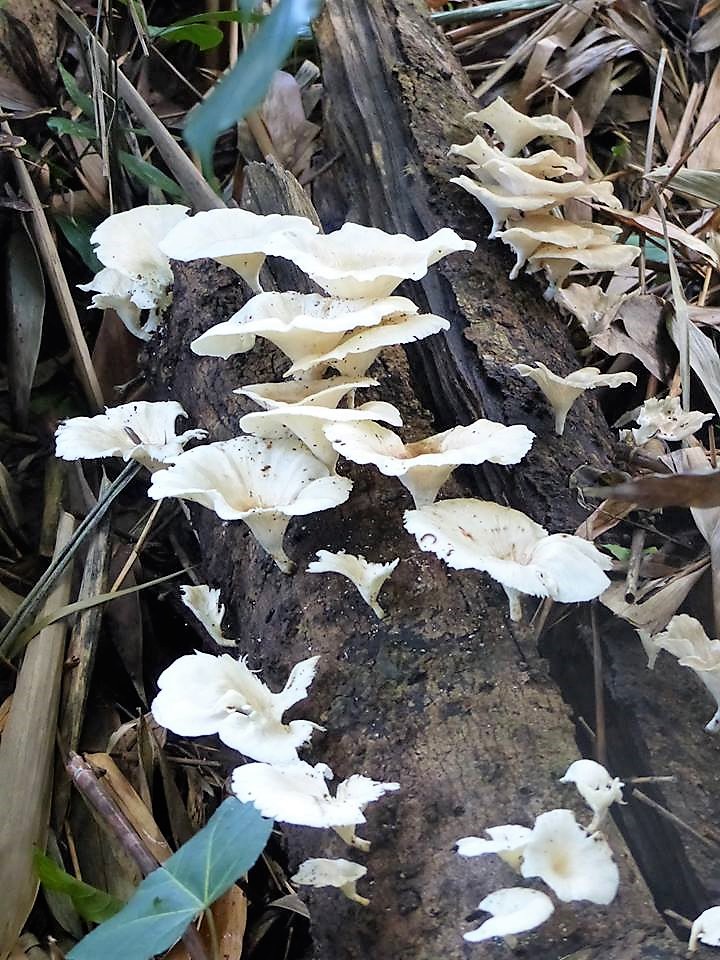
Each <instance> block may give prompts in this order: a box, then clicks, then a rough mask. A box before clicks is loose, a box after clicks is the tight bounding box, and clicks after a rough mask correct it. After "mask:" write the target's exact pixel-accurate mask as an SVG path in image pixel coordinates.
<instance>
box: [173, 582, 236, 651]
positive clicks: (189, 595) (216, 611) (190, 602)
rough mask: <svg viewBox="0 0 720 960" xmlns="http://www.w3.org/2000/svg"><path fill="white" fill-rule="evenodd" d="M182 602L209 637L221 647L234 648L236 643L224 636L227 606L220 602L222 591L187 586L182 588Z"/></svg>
mask: <svg viewBox="0 0 720 960" xmlns="http://www.w3.org/2000/svg"><path fill="white" fill-rule="evenodd" d="M180 596H181V598H182V602H183V603H184V604H185V606H186V607H187V608H188V610H190V611H191V612H192V613H193V614H194V616H195V617H196V618H197V619H198V620H199V621H200V623H201V624H202V625H203V626H204V627H205V629H206V630H207V632H208V635H209V637H210V638H211V639H212V640H214V642H215V643H217V645H218V646H219V647H234V646H235V641H234V640H228V639H227V638H226V637H224V636H223V632H222V619H223V617H224V616H225V605H224V604H223V603H221V602H220V590H211V589H210V587H209V586H208V585H207V584H206V583H203V584H200V585H198V586H191V585H190V584H186V585H185V586H182V587H180Z"/></svg>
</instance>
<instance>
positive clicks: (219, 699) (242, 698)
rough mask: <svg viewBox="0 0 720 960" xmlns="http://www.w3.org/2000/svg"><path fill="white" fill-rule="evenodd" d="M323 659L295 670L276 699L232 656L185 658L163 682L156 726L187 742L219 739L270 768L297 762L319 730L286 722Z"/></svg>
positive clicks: (163, 675)
mask: <svg viewBox="0 0 720 960" xmlns="http://www.w3.org/2000/svg"><path fill="white" fill-rule="evenodd" d="M319 659H320V658H319V657H311V658H310V659H309V660H303V661H302V662H301V663H298V664H296V665H295V666H294V667H293V669H292V671H291V673H290V676H289V677H288V681H287V683H286V684H285V687H284V689H283V690H282V691H281V692H280V693H273V692H272V691H271V690H269V689H268V687H266V686H265V684H264V683H263V682H262V680H260V679H259V678H258V677H257V676H256V674H254V673H253V671H252V670H250V669H249V667H248V665H247V659H246V658H243V659H241V660H236V659H235V658H234V657H231V656H230V655H229V654H227V653H224V654H222V655H221V656H218V657H214V656H211V655H210V654H207V653H199V652H196V653H194V654H189V655H188V656H184V657H180V658H179V659H177V660H176V661H175V662H174V663H172V664H170V666H169V667H168V668H167V669H166V670H164V671H163V672H162V673H161V674H160V677H159V679H158V687H159V688H160V692H159V693H158V695H157V696H156V697H155V699H154V700H153V702H152V706H151V708H150V709H151V710H152V714H153V716H154V718H155V720H156V721H157V722H158V723H159V724H160V725H161V726H163V727H167V729H168V730H172V731H173V733H177V734H179V735H180V736H183V737H202V736H211V735H213V734H217V735H218V736H219V737H220V739H221V740H222V742H223V743H225V744H227V745H228V746H229V747H232V749H233V750H238V751H239V752H240V753H243V754H245V756H246V757H251V758H252V759H253V760H259V761H264V762H267V763H277V764H285V763H293V762H298V758H297V751H298V749H299V748H300V747H302V746H303V745H304V744H306V743H307V742H308V741H309V740H310V737H311V736H312V734H313V731H314V730H323V729H324V727H320V726H318V724H316V723H312V722H311V721H310V720H291V721H290V723H287V724H285V723H283V722H282V716H283V714H284V713H285V711H286V710H289V709H290V707H292V706H293V705H294V704H296V703H298V702H299V701H300V700H304V699H305V698H306V696H307V691H308V687H309V686H310V684H311V683H312V681H313V678H314V676H315V671H316V669H317V663H318V660H319Z"/></svg>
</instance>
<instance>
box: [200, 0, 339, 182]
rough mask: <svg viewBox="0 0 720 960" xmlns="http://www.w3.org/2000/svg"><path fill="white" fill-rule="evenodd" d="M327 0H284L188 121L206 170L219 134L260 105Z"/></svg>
mask: <svg viewBox="0 0 720 960" xmlns="http://www.w3.org/2000/svg"><path fill="white" fill-rule="evenodd" d="M320 5H321V0H280V2H279V3H278V4H277V5H276V6H275V7H273V9H272V12H271V13H270V14H268V16H267V17H265V18H264V20H263V21H262V23H261V24H260V26H259V27H258V29H257V31H256V33H255V34H254V36H253V37H252V39H251V40H250V42H249V43H248V45H247V48H246V50H245V51H244V53H243V55H242V56H241V57H240V59H239V60H238V62H237V63H236V64H235V66H234V67H233V69H232V70H231V71H230V72H229V73H228V74H226V76H225V77H223V79H222V80H220V82H219V83H218V84H217V86H216V87H215V89H214V90H213V92H212V93H211V94H210V96H209V97H207V99H205V100H204V101H203V102H202V103H201V104H199V105H198V106H197V107H195V108H194V109H193V110H192V111H191V113H190V116H189V117H188V121H187V123H186V124H185V131H184V135H185V140H186V142H187V143H188V145H189V146H190V147H191V148H192V149H193V150H195V151H197V153H198V154H199V155H200V159H201V161H202V164H203V169H204V170H205V171H206V173H208V174H209V173H210V172H211V171H212V156H213V150H214V147H215V142H216V140H217V138H218V136H219V135H220V134H221V133H222V132H223V131H224V130H228V129H229V128H230V127H232V126H233V125H234V124H235V123H237V122H238V121H239V120H242V119H243V118H244V117H246V116H247V115H248V113H250V111H251V110H254V109H255V107H256V106H257V105H258V104H259V103H260V102H261V101H262V99H263V97H264V96H265V94H266V93H267V89H268V87H269V86H270V81H271V80H272V77H273V74H274V73H275V71H276V70H278V69H279V68H280V67H281V66H282V65H283V64H284V62H285V60H286V59H287V56H288V54H289V53H290V51H291V50H292V47H293V44H294V43H295V41H296V39H297V37H298V35H299V34H300V33H301V32H302V31H304V30H306V29H307V27H308V24H309V23H310V21H311V20H312V19H314V17H316V16H317V14H318V13H319V11H320Z"/></svg>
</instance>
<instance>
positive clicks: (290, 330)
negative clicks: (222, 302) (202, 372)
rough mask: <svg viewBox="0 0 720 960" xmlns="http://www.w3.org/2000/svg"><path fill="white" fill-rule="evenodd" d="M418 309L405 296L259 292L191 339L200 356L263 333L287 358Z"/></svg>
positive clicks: (239, 347)
mask: <svg viewBox="0 0 720 960" xmlns="http://www.w3.org/2000/svg"><path fill="white" fill-rule="evenodd" d="M417 313H419V308H418V307H417V306H416V305H415V304H414V303H413V302H412V300H408V299H407V297H378V298H375V299H364V300H347V299H343V298H340V297H323V296H321V295H320V294H316V293H309V294H304V293H295V292H294V291H288V292H285V293H260V294H258V295H257V296H255V297H253V298H252V299H251V300H248V302H247V303H246V304H245V305H244V306H243V307H242V308H241V309H240V310H238V312H237V313H235V314H233V315H232V317H230V319H229V320H225V321H224V322H223V323H218V324H216V325H215V326H214V327H210V329H209V330H206V331H205V333H203V334H201V335H200V336H199V337H198V338H197V339H196V340H193V342H192V343H191V344H190V349H191V350H192V351H193V353H197V354H198V355H199V356H201V357H222V358H223V360H227V359H228V357H231V356H233V354H236V353H246V352H247V351H248V350H252V348H253V347H254V346H255V340H256V338H257V337H264V338H265V339H266V340H270V342H271V343H274V344H275V346H276V347H278V349H280V350H282V352H283V353H284V354H285V355H286V356H287V357H289V358H290V360H293V361H295V360H299V359H301V358H302V357H304V356H306V355H307V354H309V353H315V354H322V353H326V352H327V351H329V350H332V349H333V348H334V347H336V346H337V345H338V344H339V343H341V342H342V341H343V339H344V338H345V337H347V336H348V335H350V334H352V333H353V332H357V331H358V330H360V329H362V328H365V327H374V326H377V325H379V324H381V323H383V321H385V320H387V319H388V318H393V317H396V316H399V317H407V316H413V315H415V314H417Z"/></svg>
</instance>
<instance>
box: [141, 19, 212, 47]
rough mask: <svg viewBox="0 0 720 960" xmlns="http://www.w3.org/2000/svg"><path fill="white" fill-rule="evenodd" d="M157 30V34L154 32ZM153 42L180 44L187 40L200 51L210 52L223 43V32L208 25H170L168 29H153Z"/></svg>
mask: <svg viewBox="0 0 720 960" xmlns="http://www.w3.org/2000/svg"><path fill="white" fill-rule="evenodd" d="M155 30H157V33H155V32H154V31H155ZM153 38H154V39H155V40H166V41H167V42H168V43H180V42H182V41H183V40H187V42H188V43H194V44H195V46H196V47H199V48H200V49H201V50H212V48H213V47H217V46H219V44H221V43H222V41H223V32H222V30H221V29H220V28H219V27H214V26H212V25H211V24H209V23H183V24H172V25H171V26H169V27H161V28H160V29H158V28H153Z"/></svg>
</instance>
